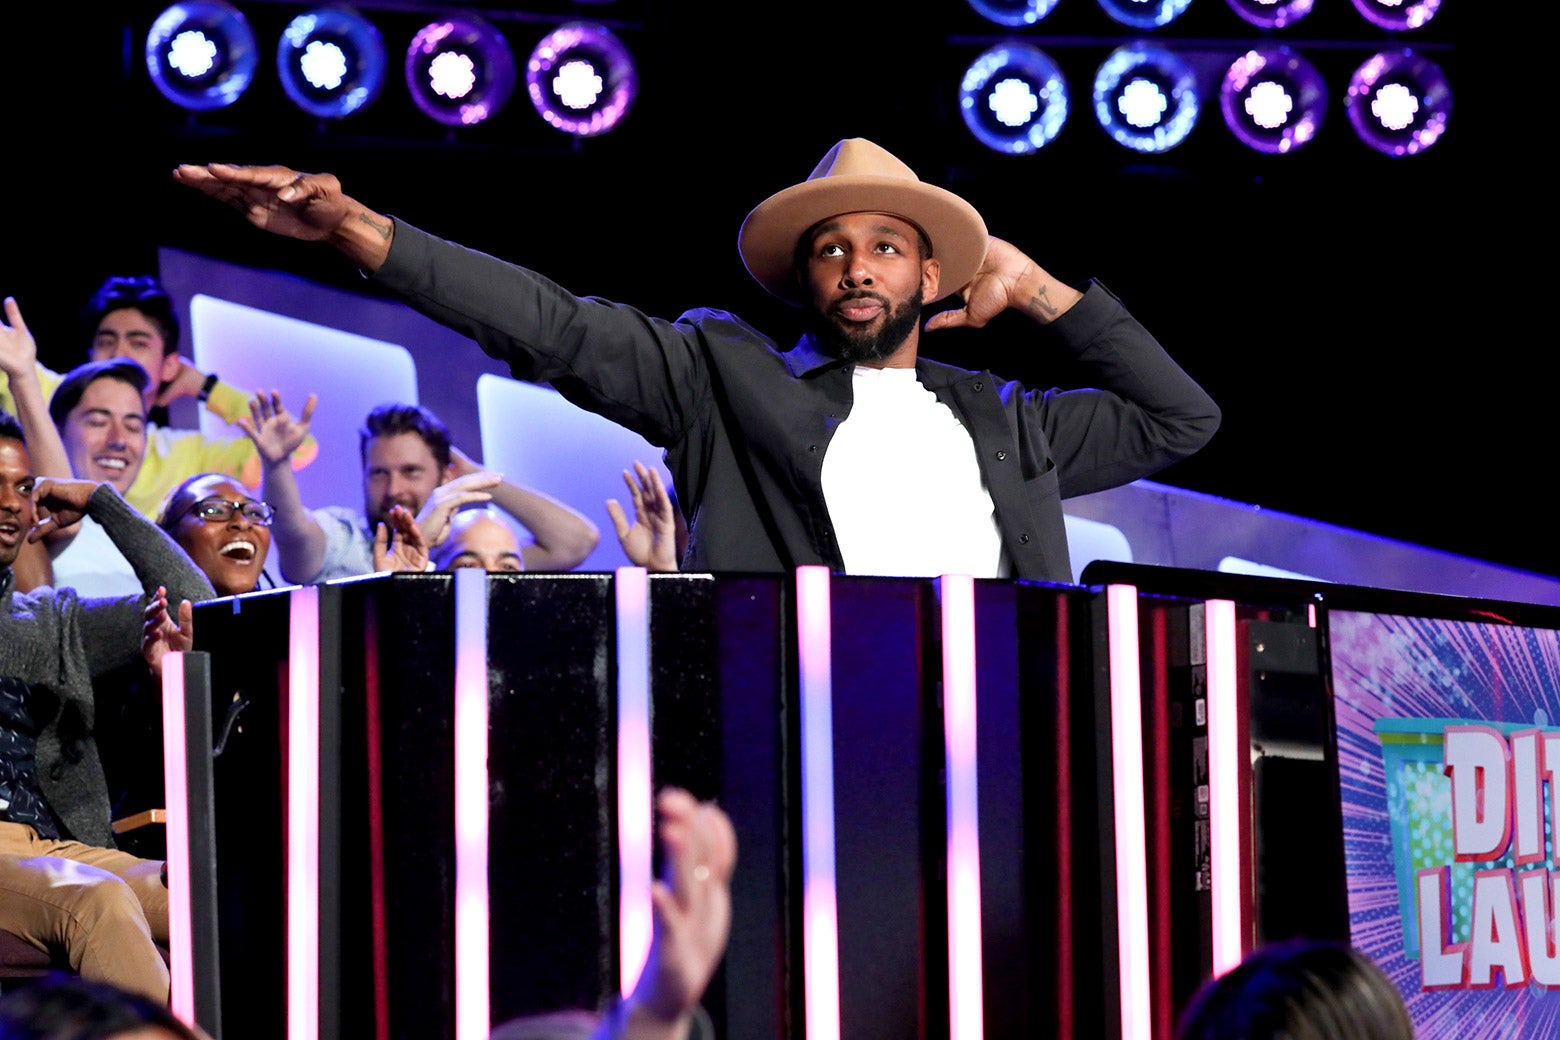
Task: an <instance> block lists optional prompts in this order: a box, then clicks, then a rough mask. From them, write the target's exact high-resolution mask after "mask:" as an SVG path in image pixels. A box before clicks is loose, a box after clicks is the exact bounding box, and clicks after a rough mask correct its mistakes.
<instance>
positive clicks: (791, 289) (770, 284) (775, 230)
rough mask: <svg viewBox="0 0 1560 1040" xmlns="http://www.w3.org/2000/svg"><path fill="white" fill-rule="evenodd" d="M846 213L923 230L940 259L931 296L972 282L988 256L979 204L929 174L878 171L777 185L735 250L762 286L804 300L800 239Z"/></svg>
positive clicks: (748, 222) (794, 300) (757, 208)
mask: <svg viewBox="0 0 1560 1040" xmlns="http://www.w3.org/2000/svg"><path fill="white" fill-rule="evenodd" d="M844 213H887V214H889V215H891V216H896V217H899V218H901V219H903V220H908V221H910V222H911V223H912V224H915V225H916V226H917V227H919V228H920V229H921V230H922V231H924V232H926V237H927V238H928V239H930V240H931V243H932V255H933V256H935V257H936V258H937V261H938V264H939V265H940V267H941V273H940V277H939V281H938V287H937V295H936V296H935V297H933V298H932V299H930V300H927V301H926V302H927V303H933V302H935V301H936V300H940V299H942V298H943V297H945V296H948V295H950V294H952V293H955V292H957V291H958V290H960V289H962V288H964V287H965V286H966V285H968V284H969V282H970V279H972V278H974V277H975V272H977V271H979V270H980V265H981V261H983V260H984V259H985V257H986V243H987V232H986V222H985V221H984V220H982V219H981V216H980V214H979V213H978V212H976V210H975V207H974V206H971V205H970V204H969V203H968V202H965V201H964V200H963V199H961V198H960V197H959V196H957V195H955V194H953V192H951V191H947V190H945V189H943V188H939V187H937V186H936V185H934V184H927V183H926V182H925V181H915V180H906V179H905V178H903V177H891V176H881V175H876V174H846V175H841V176H836V177H823V178H819V179H817V180H810V181H804V182H803V183H801V184H795V185H792V186H791V187H789V188H786V189H784V190H782V191H778V192H776V193H775V194H773V195H771V196H769V198H767V199H765V200H764V201H763V202H760V203H759V204H758V205H757V206H755V207H753V211H752V212H751V213H749V214H748V215H747V219H746V220H744V221H743V222H742V230H741V232H740V233H739V234H738V236H737V251H738V252H739V253H741V254H742V262H743V263H744V264H745V265H747V269H748V273H749V274H751V275H752V276H753V277H754V278H755V279H756V280H757V281H758V283H759V284H760V285H762V286H763V287H764V288H765V289H768V290H769V291H770V292H771V293H773V294H774V295H776V296H778V297H780V298H781V299H782V300H785V301H786V302H787V303H793V304H801V303H804V302H806V301H805V297H804V295H803V293H802V290H801V287H800V286H799V285H798V284H797V280H796V277H795V275H794V274H793V273H792V264H793V262H794V258H795V255H796V243H797V241H798V240H799V239H800V238H801V236H802V233H803V232H805V231H806V230H807V229H808V228H810V227H812V226H813V225H814V224H817V223H818V222H819V221H821V220H827V219H828V218H829V217H837V216H840V215H841V214H844Z"/></svg>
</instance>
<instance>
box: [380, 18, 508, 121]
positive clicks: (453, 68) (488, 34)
mask: <svg viewBox="0 0 1560 1040" xmlns="http://www.w3.org/2000/svg"><path fill="white" fill-rule="evenodd" d="M406 86H407V88H408V89H410V90H411V93H412V100H414V101H416V102H417V107H418V108H420V109H422V110H423V112H424V113H425V114H426V115H427V116H428V117H429V118H431V119H434V120H436V121H438V122H440V123H443V124H445V125H446V126H474V125H475V124H477V123H480V122H482V121H484V120H486V119H488V118H490V117H491V116H493V115H494V114H495V113H496V112H498V110H499V109H501V108H503V107H504V104H505V103H506V102H507V101H508V100H509V95H510V94H511V93H512V92H513V91H514V89H515V57H514V55H513V54H512V53H511V52H510V50H509V42H508V41H507V40H505V39H504V35H503V33H501V32H499V31H498V30H497V29H495V28H493V26H491V25H489V24H488V23H487V22H485V21H483V20H482V19H481V18H478V17H477V16H475V15H461V16H459V17H451V18H441V19H440V20H438V21H436V22H429V23H428V24H427V25H425V26H423V27H422V28H421V29H419V30H418V31H417V35H416V36H414V37H412V42H411V46H409V47H407V49H406Z"/></svg>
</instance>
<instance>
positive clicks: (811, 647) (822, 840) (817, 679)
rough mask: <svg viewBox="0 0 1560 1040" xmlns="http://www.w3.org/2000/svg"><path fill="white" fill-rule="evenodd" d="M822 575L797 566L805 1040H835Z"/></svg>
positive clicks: (829, 721)
mask: <svg viewBox="0 0 1560 1040" xmlns="http://www.w3.org/2000/svg"><path fill="white" fill-rule="evenodd" d="M830 625H831V618H830V604H829V569H828V568H827V567H822V566H806V567H798V568H796V631H797V641H798V645H797V650H798V653H797V663H798V670H799V672H800V675H799V677H798V679H799V682H800V683H801V690H800V693H801V697H800V700H801V730H802V972H803V983H802V985H803V993H804V1001H805V1004H806V1010H805V1017H806V1020H807V1021H806V1026H807V1040H839V1036H840V953H839V912H838V907H837V906H836V903H835V892H834V719H833V714H832V712H833V706H832V700H833V695H834V693H833V678H832V669H833V663H832V641H831V633H830Z"/></svg>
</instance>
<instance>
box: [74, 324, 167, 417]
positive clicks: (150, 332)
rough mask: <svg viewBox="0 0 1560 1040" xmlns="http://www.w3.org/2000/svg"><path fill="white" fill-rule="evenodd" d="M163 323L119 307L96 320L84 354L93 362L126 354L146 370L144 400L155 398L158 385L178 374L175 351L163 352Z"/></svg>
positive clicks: (148, 400) (125, 355)
mask: <svg viewBox="0 0 1560 1040" xmlns="http://www.w3.org/2000/svg"><path fill="white" fill-rule="evenodd" d="M164 348H165V340H164V338H162V326H159V324H158V323H156V321H153V320H151V318H148V317H147V315H145V313H142V312H140V310H139V309H136V307H120V309H119V310H109V312H108V313H106V315H103V320H101V321H98V327H97V332H94V334H92V346H90V348H89V351H87V356H89V357H90V360H94V362H106V360H108V359H111V357H128V359H129V360H133V362H136V363H137V365H140V366H142V368H144V370H147V377H148V379H147V402H148V407H150V402H151V401H153V399H154V398H156V393H158V385H159V384H162V382H167V380H168V379H173V377H175V376H178V371H179V360H178V356H176V354H167V352H165V349H164Z"/></svg>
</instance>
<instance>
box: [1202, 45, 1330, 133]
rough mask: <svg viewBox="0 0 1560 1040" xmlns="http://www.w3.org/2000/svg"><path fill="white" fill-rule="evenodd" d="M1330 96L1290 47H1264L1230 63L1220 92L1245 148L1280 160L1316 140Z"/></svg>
mask: <svg viewBox="0 0 1560 1040" xmlns="http://www.w3.org/2000/svg"><path fill="white" fill-rule="evenodd" d="M1326 95H1327V87H1326V84H1325V83H1324V82H1323V81H1322V76H1321V73H1319V72H1317V71H1316V66H1314V65H1312V64H1311V63H1310V62H1309V61H1307V60H1306V59H1305V57H1304V56H1303V55H1300V54H1297V53H1295V52H1294V51H1292V50H1290V49H1289V48H1288V47H1262V48H1257V49H1255V50H1250V51H1247V52H1246V53H1245V54H1242V55H1241V56H1240V57H1238V58H1236V59H1235V60H1234V61H1233V62H1231V63H1230V67H1229V70H1228V71H1227V72H1226V73H1225V74H1224V82H1223V83H1222V84H1221V85H1220V87H1219V107H1220V109H1221V111H1222V112H1223V113H1224V122H1225V124H1226V125H1227V126H1228V127H1229V128H1230V131H1231V132H1232V133H1234V135H1235V136H1236V137H1238V138H1239V139H1240V140H1241V141H1242V142H1243V143H1244V144H1246V145H1247V146H1249V147H1251V148H1255V149H1256V150H1257V151H1259V152H1269V153H1271V154H1275V155H1281V154H1284V153H1286V152H1290V151H1293V150H1294V149H1296V148H1299V147H1300V146H1301V145H1303V144H1306V143H1307V142H1309V141H1310V140H1311V139H1312V138H1314V137H1315V136H1316V132H1317V130H1318V129H1320V128H1321V125H1322V117H1323V115H1324V113H1325V111H1326V105H1327V97H1326Z"/></svg>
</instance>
